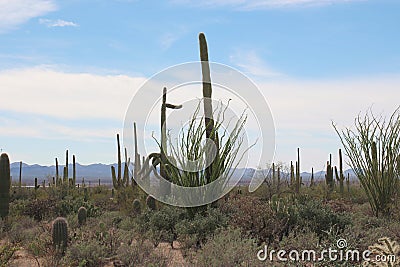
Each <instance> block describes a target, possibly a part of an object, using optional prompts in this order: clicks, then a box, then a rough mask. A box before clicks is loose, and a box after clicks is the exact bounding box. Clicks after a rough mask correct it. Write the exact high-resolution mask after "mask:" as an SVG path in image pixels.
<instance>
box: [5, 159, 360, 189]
mask: <svg viewBox="0 0 400 267" xmlns="http://www.w3.org/2000/svg"><path fill="white" fill-rule="evenodd" d="M19 164H20V163H19V162H14V163H11V166H10V167H11V176H12V180H13V181H14V182H17V181H18V179H19ZM64 166H65V165H59V166H58V168H59V175H60V176H62V174H63V169H64ZM111 166H114V167H117V166H118V165H117V164H116V163H115V164H101V163H97V164H90V165H81V164H78V163H77V164H76V176H77V180H78V182H80V181H81V180H82V178H85V181H94V182H97V181H98V179H101V182H102V183H111ZM255 171H256V170H255V169H254V168H245V169H244V168H238V169H236V170H235V171H234V172H233V177H234V178H239V177H240V176H242V179H241V180H240V183H248V182H249V181H250V180H251V178H252V177H253V174H254V172H255ZM68 173H69V176H70V177H71V176H72V164H70V165H69V172H68ZM262 173H263V174H264V176H265V175H267V174H268V170H263V171H262ZM348 173H349V174H350V177H351V179H355V174H354V172H353V170H351V169H349V170H346V171H344V174H345V176H346V177H347V174H348ZM55 175H56V169H55V166H54V165H52V166H41V165H38V164H34V165H28V164H25V163H22V181H23V182H24V183H27V184H32V183H33V181H34V179H35V178H38V179H39V181H40V182H41V181H43V179H46V178H51V177H54V176H55ZM288 176H289V175H288V174H287V173H283V172H282V173H281V177H282V179H284V178H285V177H288ZM301 176H302V179H303V181H309V180H310V179H311V173H308V172H302V173H301ZM314 178H315V180H316V181H318V180H323V179H325V171H319V172H316V173H314Z"/></svg>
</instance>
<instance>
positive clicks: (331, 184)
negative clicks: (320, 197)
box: [325, 160, 335, 197]
mask: <svg viewBox="0 0 400 267" xmlns="http://www.w3.org/2000/svg"><path fill="white" fill-rule="evenodd" d="M331 162H332V161H331V160H329V161H327V162H326V174H325V181H326V185H327V187H328V197H329V196H330V194H331V193H332V191H333V189H334V187H335V181H334V180H333V168H332V165H331V164H332V163H331Z"/></svg>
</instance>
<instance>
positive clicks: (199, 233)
mask: <svg viewBox="0 0 400 267" xmlns="http://www.w3.org/2000/svg"><path fill="white" fill-rule="evenodd" d="M226 224H227V217H226V216H225V215H223V214H222V213H221V211H220V210H218V209H215V208H208V209H207V211H206V212H204V213H197V214H196V215H195V216H194V217H193V218H187V219H184V220H182V221H180V222H178V223H177V224H176V233H177V236H178V240H179V242H180V244H181V247H182V248H184V249H191V248H194V249H199V248H200V247H201V246H202V244H203V243H204V242H205V241H206V239H207V238H208V237H209V236H211V235H212V234H213V233H214V232H215V230H217V229H218V228H220V227H224V226H226Z"/></svg>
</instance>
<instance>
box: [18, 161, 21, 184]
mask: <svg viewBox="0 0 400 267" xmlns="http://www.w3.org/2000/svg"><path fill="white" fill-rule="evenodd" d="M18 186H19V187H21V186H22V161H20V162H19V182H18Z"/></svg>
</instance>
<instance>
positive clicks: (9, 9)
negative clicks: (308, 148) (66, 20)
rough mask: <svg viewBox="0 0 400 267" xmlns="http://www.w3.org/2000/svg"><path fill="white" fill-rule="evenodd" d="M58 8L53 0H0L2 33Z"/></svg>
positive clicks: (0, 26)
mask: <svg viewBox="0 0 400 267" xmlns="http://www.w3.org/2000/svg"><path fill="white" fill-rule="evenodd" d="M56 9H57V7H56V4H55V3H54V1H53V0H35V1H31V0H12V1H9V0H0V33H2V32H6V31H9V30H11V29H14V28H16V27H17V26H19V25H21V24H23V23H25V22H27V21H28V20H30V19H32V18H35V17H38V16H42V15H44V14H47V13H49V12H52V11H54V10H56Z"/></svg>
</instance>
